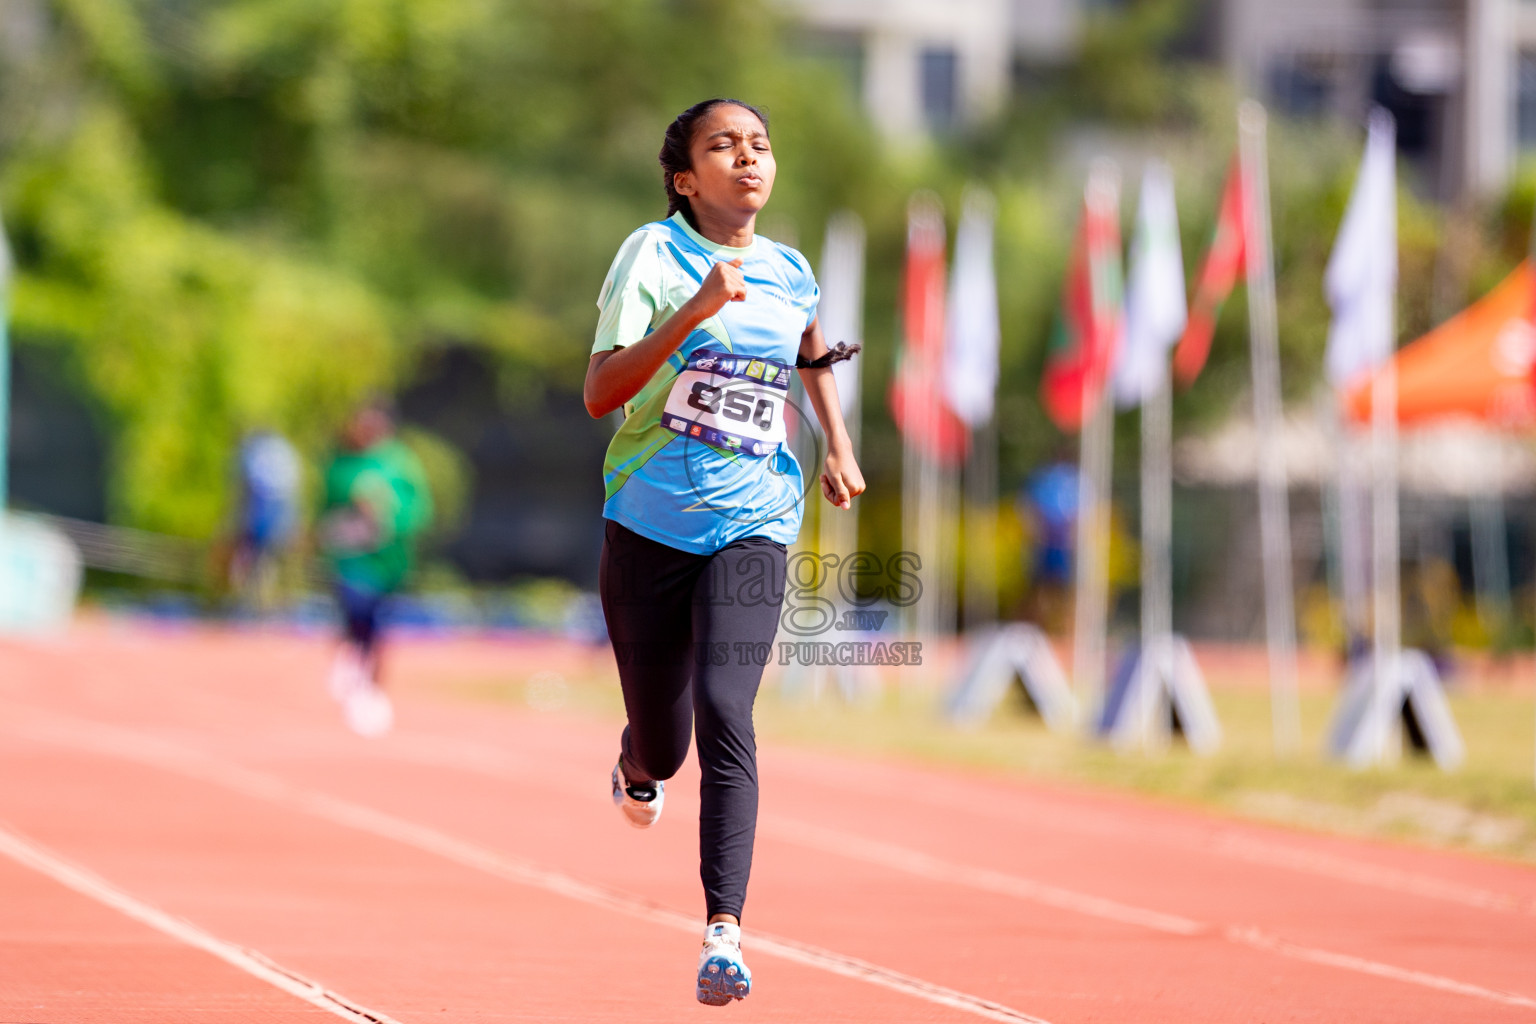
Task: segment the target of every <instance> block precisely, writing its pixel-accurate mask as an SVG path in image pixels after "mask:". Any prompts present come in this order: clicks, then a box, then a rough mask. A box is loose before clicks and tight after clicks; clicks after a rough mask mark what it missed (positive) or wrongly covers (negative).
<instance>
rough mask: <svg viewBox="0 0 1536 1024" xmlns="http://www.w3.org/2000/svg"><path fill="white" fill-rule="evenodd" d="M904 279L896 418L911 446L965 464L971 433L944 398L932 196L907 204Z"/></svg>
mask: <svg viewBox="0 0 1536 1024" xmlns="http://www.w3.org/2000/svg"><path fill="white" fill-rule="evenodd" d="M902 282H903V296H902V323H903V338H902V347H901V353H900V355H899V357H898V362H897V367H896V376H895V378H894V379H893V380H892V381H891V389H890V394H889V399H890V406H891V416H892V417H893V418H894V419H895V421H896V426H897V429H899V430H900V431H901V434H902V437H903V438H905V439H906V441H907V443H908V444H911V445H914V446H916V447H917V448H918V449H919V450H921V451H922V452H924V453H925V454H926V455H928V456H929V457H930V458H934V459H938V460H939V461H942V462H950V463H954V462H959V461H961V460H963V459H964V458H965V455H966V451H967V448H968V447H969V444H970V433H969V431H967V430H966V428H965V424H964V423H962V422H961V421H960V418H959V417H958V416H956V415H955V412H954V410H953V409H951V408H950V406H949V403H948V402H947V401H945V398H944V389H943V381H944V326H945V316H944V214H943V212H942V211H941V210H940V209H939V206H938V203H937V202H935V201H933V200H931V199H924V198H918V199H914V200H913V201H912V203H911V204H910V205H909V206H908V208H907V264H906V269H905V272H904V274H903V278H902Z"/></svg>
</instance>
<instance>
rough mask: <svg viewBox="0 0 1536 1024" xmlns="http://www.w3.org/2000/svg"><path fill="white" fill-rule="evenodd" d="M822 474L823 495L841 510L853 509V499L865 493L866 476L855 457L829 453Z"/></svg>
mask: <svg viewBox="0 0 1536 1024" xmlns="http://www.w3.org/2000/svg"><path fill="white" fill-rule="evenodd" d="M824 466H825V468H824V470H823V472H822V474H821V493H822V494H824V495H825V496H826V498H827V500H828V501H830V502H831V503H832V504H834V505H836V506H837V507H838V508H841V509H848V508H852V507H853V499H854V498H857V497H858V496H859V495H861V494H863V493H864V474H863V473H860V472H859V464H858V463H857V462H855V461H854V459H853V456H852V455H849V454H844V453H839V452H828V453H827V461H826V462H825V463H824Z"/></svg>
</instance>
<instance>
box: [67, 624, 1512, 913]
mask: <svg viewBox="0 0 1536 1024" xmlns="http://www.w3.org/2000/svg"><path fill="white" fill-rule="evenodd" d="M50 653H51V652H50ZM170 685H171V686H172V687H173V688H174V689H175V690H176V692H177V693H178V695H179V698H181V699H187V698H193V699H197V700H198V701H200V702H201V703H203V704H205V705H206V706H218V707H222V708H240V709H243V710H244V711H246V712H251V711H258V710H259V711H262V712H270V710H271V706H270V704H267V703H263V702H260V701H255V700H251V699H248V698H244V697H238V696H231V695H228V694H215V693H210V692H208V691H207V690H204V689H199V688H196V687H187V686H181V685H179V684H176V683H174V682H172V683H171V684H170ZM287 709H288V710H296V709H295V708H293V707H291V706H289V707H288V708H287ZM404 739H409V740H411V741H413V742H414V741H421V742H423V743H425V744H428V745H441V748H442V750H443V752H444V753H443V756H432V755H430V754H428V755H426V756H423V755H422V754H420V753H416V754H404V755H403V756H402V751H401V749H400V748H399V747H398V746H394V747H392V748H391V749H390V750H389V751H388V752H387V753H385V752H383V751H381V753H384V756H386V757H389V758H391V759H398V760H406V761H416V762H419V763H425V764H438V765H441V766H446V767H455V766H456V765H455V764H454V763H453V760H454V758H455V756H456V755H458V754H460V753H463V754H468V751H467V749H466V748H468V747H479V748H480V749H481V751H484V752H486V753H483V754H482V755H481V758H482V759H483V760H485V761H486V762H488V763H487V764H484V765H479V766H475V767H474V768H473V769H472V770H476V771H482V772H485V773H487V774H495V773H496V771H495V770H494V768H493V767H492V765H491V764H490V763H489V762H492V761H497V762H506V761H507V760H508V759H507V757H506V754H505V752H504V751H501V750H499V749H497V748H495V747H492V746H488V745H486V744H481V743H477V742H475V741H468V742H466V741H464V740H462V739H460V738H456V737H446V736H437V735H433V734H431V733H409V732H406V731H402V732H401V733H399V734H397V737H396V741H397V742H398V741H399V740H404ZM832 756H833V755H829V754H825V753H814V754H806V753H805V752H800V753H799V754H798V755H797V757H811V758H828V757H832ZM520 767H523V768H524V769H525V770H527V768H526V766H520ZM776 770H778V771H782V772H784V773H786V774H788V775H791V776H793V777H795V778H797V779H798V780H800V781H801V782H808V783H813V784H819V785H822V786H825V787H827V788H836V789H842V790H844V791H853V792H865V793H869V792H878V793H885V792H887V791H888V789H889V786H888V784H886V783H880V784H876V783H874V782H869V783H860V782H854V781H851V780H849V779H848V778H847V777H846V776H844V775H841V774H836V773H832V774H828V773H825V772H819V771H816V770H814V767H807V766H805V765H804V764H797V763H794V762H793V761H782V762H779V763H778V764H777V766H776ZM925 781H932V780H931V779H928V778H926V777H925ZM1024 795H1025V796H1026V797H1029V794H1024ZM908 798H909V799H916V800H920V801H922V802H923V803H926V804H930V805H932V806H937V807H942V808H943V809H945V810H948V811H954V810H961V811H964V812H965V813H969V814H974V815H977V816H979V817H986V818H990V819H992V820H1001V821H1009V822H1016V823H1019V824H1023V825H1026V826H1028V825H1030V824H1031V823H1030V822H1020V821H1019V818H1020V816H1019V815H1018V814H998V813H997V808H996V804H995V803H994V802H990V801H975V800H967V799H964V798H963V797H961V798H959V799H957V798H956V795H955V794H954V793H952V792H951V793H947V794H946V795H945V796H943V797H942V798H936V797H934V796H933V795H932V794H930V793H928V792H927V790H926V787H924V788H919V789H917V790H914V791H911V792H909V793H908ZM1035 799H1038V798H1035ZM1050 813H1051V814H1052V815H1053V817H1052V826H1053V827H1056V828H1069V829H1071V830H1073V831H1074V832H1078V833H1080V834H1084V835H1098V836H1111V837H1119V838H1126V837H1134V838H1135V839H1136V841H1138V842H1145V841H1148V839H1149V838H1150V839H1151V840H1152V841H1154V842H1157V843H1158V844H1159V845H1161V846H1164V847H1166V848H1169V849H1175V850H1186V851H1195V852H1199V853H1205V854H1209V855H1213V856H1218V857H1226V858H1229V859H1231V860H1234V861H1238V862H1242V863H1248V864H1258V865H1263V866H1267V867H1273V868H1279V869H1282V870H1290V871H1294V872H1297V873H1299V874H1310V875H1315V876H1317V877H1321V878H1328V879H1332V880H1333V881H1337V882H1343V883H1350V884H1354V885H1358V886H1362V887H1365V888H1371V889H1378V890H1381V891H1385V892H1394V893H1399V894H1402V895H1406V896H1414V897H1418V898H1421V899H1428V900H1435V901H1439V902H1444V903H1451V904H1456V905H1459V906H1462V907H1465V908H1468V909H1473V910H1482V911H1489V912H1493V913H1505V914H1508V913H1514V914H1523V915H1528V916H1532V917H1536V896H1518V895H1514V894H1512V893H1507V892H1499V891H1497V890H1493V889H1486V888H1482V887H1479V886H1475V885H1467V884H1463V883H1460V882H1454V881H1447V880H1445V879H1441V878H1436V877H1434V876H1431V875H1425V874H1422V873H1419V872H1414V871H1407V870H1403V869H1401V868H1394V867H1389V866H1386V865H1382V864H1378V863H1375V862H1373V861H1368V860H1359V859H1356V858H1352V857H1345V856H1341V855H1338V854H1332V853H1323V852H1320V851H1315V850H1306V849H1302V848H1299V847H1296V846H1293V845H1289V844H1285V843H1280V842H1275V841H1273V840H1270V839H1264V838H1258V837H1255V836H1252V835H1249V834H1246V833H1243V832H1239V831H1237V830H1234V829H1230V828H1226V829H1221V830H1214V829H1212V830H1209V831H1207V832H1206V834H1204V835H1200V836H1187V835H1184V834H1182V832H1183V830H1184V826H1183V825H1180V826H1179V832H1180V834H1178V835H1168V834H1160V835H1156V836H1152V837H1149V836H1147V835H1145V834H1141V833H1137V832H1135V831H1133V830H1129V829H1127V828H1126V827H1125V825H1124V823H1122V822H1120V821H1118V820H1116V819H1115V818H1114V816H1113V815H1111V814H1108V813H1107V812H1100V811H1097V810H1095V809H1092V808H1080V807H1075V808H1072V809H1070V810H1066V809H1063V808H1060V807H1059V806H1055V805H1054V803H1053V804H1052V805H1051V807H1050ZM1207 828H1208V827H1207Z"/></svg>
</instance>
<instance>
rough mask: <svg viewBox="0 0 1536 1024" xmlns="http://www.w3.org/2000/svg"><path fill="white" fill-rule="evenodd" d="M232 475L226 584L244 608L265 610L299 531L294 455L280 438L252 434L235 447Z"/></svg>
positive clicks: (258, 432) (296, 460) (257, 432)
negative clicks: (234, 500)
mask: <svg viewBox="0 0 1536 1024" xmlns="http://www.w3.org/2000/svg"><path fill="white" fill-rule="evenodd" d="M236 473H237V487H238V501H239V505H238V508H237V511H236V523H235V544H234V550H233V551H232V552H231V555H230V561H229V585H230V589H231V590H232V591H233V592H234V593H235V594H236V595H238V596H239V597H240V598H241V599H242V601H244V602H245V603H246V604H248V605H251V606H254V607H257V608H269V607H271V605H272V603H273V601H274V597H275V591H276V588H277V580H278V571H279V568H280V566H281V563H282V560H283V556H284V554H285V553H286V552H287V551H288V549H289V548H290V547H291V546H292V543H293V540H294V536H295V534H296V532H297V527H298V498H299V480H300V475H301V464H300V462H299V454H298V452H296V451H294V448H293V445H291V444H289V443H288V441H287V439H286V438H284V437H283V436H282V435H281V434H278V433H276V432H275V431H271V430H253V431H251V432H250V433H249V434H247V435H246V436H245V439H244V440H243V441H241V443H240V450H239V453H238V455H237V458H236Z"/></svg>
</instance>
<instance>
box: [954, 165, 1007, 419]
mask: <svg viewBox="0 0 1536 1024" xmlns="http://www.w3.org/2000/svg"><path fill="white" fill-rule="evenodd" d="M994 218H995V207H994V204H993V201H992V197H991V196H990V195H988V194H987V193H986V192H983V191H981V190H980V189H969V190H967V192H966V198H965V207H964V210H963V212H962V213H961V215H960V228H959V230H958V231H957V232H956V233H955V262H954V273H953V274H952V276H951V277H950V282H949V325H948V328H949V329H948V334H947V336H946V347H945V358H944V367H943V370H944V397H945V398H946V399H947V400H948V402H949V406H950V408H951V409H953V410H954V411H955V414H956V415H958V416H959V417H960V419H961V420H963V421H964V422H965V424H966V426H968V427H970V428H971V429H973V430H974V429H975V428H977V427H979V426H981V425H983V424H984V423H986V422H987V421H988V420H990V419H991V418H992V407H993V404H994V402H995V399H996V395H997V372H998V371H997V349H998V336H999V328H998V323H997V272H996V269H995V268H994V267H993V263H992V224H993V220H994Z"/></svg>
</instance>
